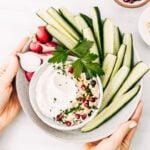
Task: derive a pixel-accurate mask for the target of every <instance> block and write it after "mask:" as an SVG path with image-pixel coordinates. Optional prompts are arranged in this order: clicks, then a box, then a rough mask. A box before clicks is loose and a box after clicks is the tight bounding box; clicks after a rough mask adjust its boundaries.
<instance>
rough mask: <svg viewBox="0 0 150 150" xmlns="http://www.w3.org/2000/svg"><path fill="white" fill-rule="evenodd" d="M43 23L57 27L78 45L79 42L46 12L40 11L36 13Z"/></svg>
mask: <svg viewBox="0 0 150 150" xmlns="http://www.w3.org/2000/svg"><path fill="white" fill-rule="evenodd" d="M36 14H37V15H38V16H39V17H40V18H41V19H42V20H43V21H45V22H46V23H47V24H49V25H51V26H53V27H55V28H56V29H57V30H58V31H60V32H61V33H63V34H64V35H66V36H67V37H68V38H69V39H70V40H71V41H72V42H74V43H76V42H77V40H76V39H74V38H73V37H72V36H71V35H70V34H69V33H68V32H67V31H66V30H65V29H64V28H63V27H62V26H61V25H60V24H59V23H58V22H57V21H56V20H55V19H54V18H53V17H51V16H50V15H49V14H48V13H47V12H46V11H45V10H42V9H41V10H38V11H37V13H36Z"/></svg>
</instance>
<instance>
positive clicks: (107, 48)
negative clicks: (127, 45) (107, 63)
mask: <svg viewBox="0 0 150 150" xmlns="http://www.w3.org/2000/svg"><path fill="white" fill-rule="evenodd" d="M108 21H109V22H111V23H112V26H113V27H112V30H113V31H112V32H113V33H112V34H111V35H112V36H113V37H112V39H111V40H112V41H111V45H110V39H109V44H108V42H107V40H108V34H107V33H105V32H106V23H107V22H108ZM107 25H108V24H107ZM109 25H110V24H109ZM107 30H108V29H107ZM105 34H106V35H107V38H106V36H105ZM109 34H110V33H109ZM106 43H107V44H106ZM110 46H111V49H110ZM103 50H104V57H105V55H107V54H108V53H111V54H114V25H113V22H112V21H111V19H109V18H106V19H105V20H104V23H103Z"/></svg>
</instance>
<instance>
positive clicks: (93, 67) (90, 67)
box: [85, 63, 104, 76]
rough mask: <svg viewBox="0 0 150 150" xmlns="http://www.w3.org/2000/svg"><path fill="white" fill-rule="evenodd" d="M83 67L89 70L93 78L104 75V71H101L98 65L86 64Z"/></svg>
mask: <svg viewBox="0 0 150 150" xmlns="http://www.w3.org/2000/svg"><path fill="white" fill-rule="evenodd" d="M85 66H86V69H87V70H89V71H90V72H91V74H92V75H93V76H96V75H99V76H100V75H104V71H103V70H102V69H101V67H100V65H99V64H98V63H86V64H85Z"/></svg>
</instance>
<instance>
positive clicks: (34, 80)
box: [29, 56, 103, 131]
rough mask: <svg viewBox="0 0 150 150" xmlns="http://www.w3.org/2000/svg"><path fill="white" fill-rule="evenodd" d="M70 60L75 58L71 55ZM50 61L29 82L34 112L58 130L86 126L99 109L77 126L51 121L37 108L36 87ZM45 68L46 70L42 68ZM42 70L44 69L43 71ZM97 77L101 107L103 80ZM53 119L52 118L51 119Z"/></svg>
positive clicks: (69, 129) (30, 98)
mask: <svg viewBox="0 0 150 150" xmlns="http://www.w3.org/2000/svg"><path fill="white" fill-rule="evenodd" d="M69 60H71V61H74V60H75V58H74V57H72V56H71V57H69ZM48 65H49V63H48V62H45V63H44V64H42V65H41V66H40V67H39V68H38V70H37V71H36V72H35V73H34V75H33V77H32V80H31V81H30V84H29V100H30V103H31V106H32V108H33V110H34V112H35V113H36V114H37V116H38V117H39V118H40V119H41V120H42V121H43V122H44V123H46V124H47V125H48V126H50V127H52V128H55V129H57V130H61V131H72V130H77V129H80V128H82V127H83V126H85V125H86V124H87V123H88V122H89V121H91V120H92V119H93V118H94V117H95V116H96V115H97V113H98V109H96V110H94V112H93V113H92V115H91V116H90V117H88V119H86V120H85V121H84V120H83V121H82V123H80V124H78V125H75V126H70V127H68V126H64V125H61V124H58V123H57V122H55V121H52V122H51V121H49V122H48V120H47V119H50V118H48V117H46V116H44V115H43V114H42V113H41V112H40V110H39V108H37V107H38V106H37V105H36V104H35V103H36V96H35V95H36V93H35V91H34V90H35V87H36V84H37V82H38V78H39V76H40V75H41V74H42V73H43V71H44V70H46V69H47V67H48ZM43 68H44V70H42V69H43ZM41 70H42V71H41ZM96 79H97V81H98V85H99V95H100V97H99V99H98V104H97V107H98V108H100V106H101V104H102V100H103V87H102V82H101V79H100V77H99V76H96ZM51 120H52V119H51Z"/></svg>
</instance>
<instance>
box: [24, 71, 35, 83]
mask: <svg viewBox="0 0 150 150" xmlns="http://www.w3.org/2000/svg"><path fill="white" fill-rule="evenodd" d="M33 74H34V72H26V71H25V77H26V79H27V80H28V81H30V80H31V79H32V76H33Z"/></svg>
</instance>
